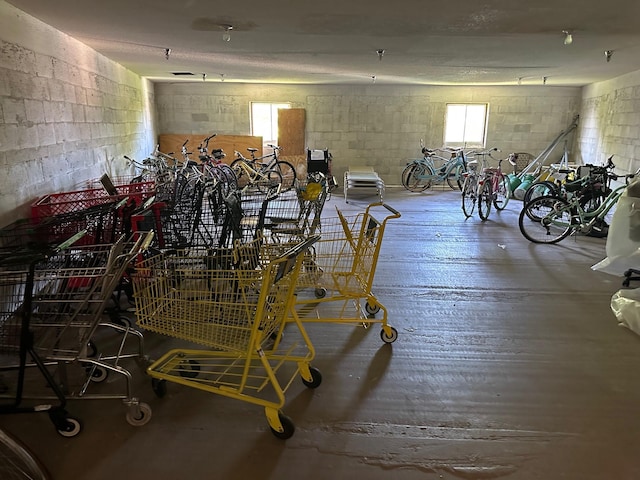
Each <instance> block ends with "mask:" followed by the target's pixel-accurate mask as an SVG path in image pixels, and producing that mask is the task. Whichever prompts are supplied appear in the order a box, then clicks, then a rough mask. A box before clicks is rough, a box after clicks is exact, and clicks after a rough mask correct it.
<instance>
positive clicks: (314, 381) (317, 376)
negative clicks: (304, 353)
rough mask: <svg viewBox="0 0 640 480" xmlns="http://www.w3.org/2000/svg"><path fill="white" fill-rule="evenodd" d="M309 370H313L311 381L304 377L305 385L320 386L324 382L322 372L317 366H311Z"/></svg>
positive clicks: (308, 386) (309, 386)
mask: <svg viewBox="0 0 640 480" xmlns="http://www.w3.org/2000/svg"><path fill="white" fill-rule="evenodd" d="M309 372H311V381H308V380H305V379H304V378H303V379H302V383H304V386H305V387H307V388H318V387H319V386H320V384H321V383H322V374H321V373H320V370H318V369H317V368H316V367H309Z"/></svg>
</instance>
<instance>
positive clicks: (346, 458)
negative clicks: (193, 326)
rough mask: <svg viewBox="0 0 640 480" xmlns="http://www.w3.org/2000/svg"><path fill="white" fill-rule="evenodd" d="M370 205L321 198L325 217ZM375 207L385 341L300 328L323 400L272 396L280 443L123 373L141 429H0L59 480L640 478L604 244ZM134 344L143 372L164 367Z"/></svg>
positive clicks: (41, 418)
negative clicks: (280, 424)
mask: <svg viewBox="0 0 640 480" xmlns="http://www.w3.org/2000/svg"><path fill="white" fill-rule="evenodd" d="M373 200H375V197H373V198H372V197H355V196H354V198H353V200H351V201H350V203H349V205H345V203H344V200H343V198H341V197H340V196H334V197H333V199H332V200H331V201H330V202H328V204H327V206H326V209H327V210H326V211H330V210H331V209H333V208H334V205H337V206H339V207H340V208H345V209H347V210H356V211H359V210H362V209H364V208H365V207H366V205H367V204H368V202H369V201H373ZM385 200H386V201H387V202H388V203H389V204H390V205H391V206H393V207H394V208H396V209H397V210H399V211H400V212H401V213H402V217H401V218H400V219H397V220H392V221H389V223H388V224H387V228H386V231H385V235H384V242H383V247H382V252H381V254H380V257H379V262H378V266H377V270H376V277H375V289H374V290H375V293H376V294H377V296H378V298H379V299H380V300H381V301H382V303H383V304H384V305H385V306H386V307H387V309H388V311H389V317H390V318H389V321H390V323H391V324H392V325H393V326H395V327H396V328H397V329H398V332H399V338H398V340H397V341H396V342H395V343H393V344H390V345H389V344H383V343H382V341H381V340H380V336H379V332H380V329H379V325H375V324H374V325H373V326H372V327H371V328H369V329H364V328H362V327H357V326H354V325H336V324H308V325H307V326H308V330H309V334H310V336H311V339H312V340H313V343H314V346H315V348H316V359H315V360H314V362H313V365H314V366H315V367H317V368H318V369H320V371H321V372H322V375H323V382H322V384H321V385H320V387H319V388H317V389H315V390H310V389H307V388H305V387H304V386H303V385H302V384H301V382H299V381H296V382H294V383H293V385H292V386H291V388H290V389H289V391H288V392H287V403H286V405H285V407H284V411H285V413H286V414H287V415H288V416H290V417H291V418H292V419H293V420H294V422H295V424H296V432H295V435H294V436H293V437H292V438H290V439H289V440H286V441H282V440H278V439H276V438H275V437H274V436H273V435H272V434H271V432H270V431H269V428H268V425H267V422H266V420H265V416H264V413H263V409H262V408H261V407H258V406H254V405H250V404H248V403H244V402H240V401H237V400H232V399H228V398H224V397H221V396H218V395H214V394H210V393H206V392H201V391H197V390H194V389H190V388H187V387H184V386H181V385H177V384H168V393H167V395H166V396H165V397H164V398H162V399H160V398H156V397H155V395H154V393H153V391H152V389H151V387H150V382H149V379H148V378H146V377H145V376H144V375H142V373H141V372H140V370H139V369H137V368H136V367H135V364H133V365H132V367H131V370H132V372H133V374H134V376H135V388H136V393H137V395H138V396H139V397H140V398H141V399H142V400H143V401H145V402H147V403H148V404H149V405H150V406H151V408H152V409H153V417H152V418H151V420H150V422H149V423H148V424H146V425H144V426H141V427H132V426H130V425H129V424H128V423H127V422H126V421H125V418H124V417H125V415H124V412H125V410H124V408H123V406H122V404H121V402H120V401H119V400H102V401H72V402H70V404H69V411H70V412H71V413H73V415H74V416H76V417H79V418H81V419H82V420H83V422H84V429H83V431H82V433H80V434H79V435H78V436H77V437H75V438H71V439H67V438H63V437H61V436H59V435H58V434H57V433H56V432H55V430H54V429H53V428H52V425H51V423H50V422H49V420H48V418H47V416H46V415H40V414H28V415H4V416H0V427H2V428H5V429H7V430H8V431H10V432H11V433H13V434H15V435H16V436H17V437H19V438H20V439H21V440H23V441H24V442H25V443H27V444H28V445H29V446H30V447H31V448H32V449H33V450H34V451H35V452H36V453H37V454H38V456H39V457H40V459H41V460H42V461H43V462H44V464H45V465H46V466H47V467H48V468H49V470H50V471H51V474H52V476H53V478H54V479H56V480H72V479H73V480H75V479H87V480H106V479H114V478H118V479H122V480H125V479H154V480H165V479H166V480H169V479H189V480H200V479H203V480H204V479H207V480H209V479H249V478H259V479H267V478H269V479H288V478H306V479H309V480H315V479H326V478H332V479H354V478H367V479H369V480H377V479H390V478H393V479H399V480H404V479H407V480H409V479H411V480H412V479H489V478H501V479H514V480H515V479H517V480H529V479H544V480H555V479H576V480H591V479H593V480H596V479H597V480H602V479H615V480H632V479H633V480H635V479H638V478H640V463H639V462H638V460H637V456H636V455H637V446H638V444H639V440H640V415H638V405H639V404H640V362H639V360H640V338H638V337H637V336H636V335H635V334H633V333H632V332H630V331H629V330H627V329H624V328H621V327H618V326H617V323H616V320H615V317H614V316H613V314H612V313H611V310H610V306H609V302H610V298H611V295H612V294H613V293H614V292H615V291H616V290H618V289H619V288H620V285H621V279H619V278H617V277H614V276H611V275H607V274H604V273H600V272H594V271H592V270H591V269H590V266H591V265H593V264H594V263H596V262H598V261H599V260H601V259H602V258H603V257H604V248H605V240H604V239H596V238H589V237H578V238H575V239H574V238H569V239H566V240H564V241H563V242H562V243H561V244H559V245H555V246H553V245H534V244H531V243H528V242H527V241H526V240H525V239H524V238H523V237H522V235H521V234H520V232H519V230H518V227H517V216H518V213H519V208H520V206H521V203H520V202H517V201H512V203H510V204H509V206H508V207H507V209H506V210H505V211H503V212H501V213H496V212H492V215H491V218H490V220H489V221H487V222H484V223H483V222H481V221H480V220H479V219H478V217H477V216H476V217H473V218H470V219H467V220H465V219H464V216H463V214H462V212H461V209H460V204H459V193H456V192H453V191H450V190H434V191H428V192H425V193H422V194H410V193H408V192H405V191H403V190H402V189H392V188H390V189H388V190H387V195H386V198H385ZM145 340H146V343H147V349H148V353H149V354H150V355H151V356H152V357H157V356H159V355H160V354H161V353H163V352H164V351H166V349H167V339H166V338H164V337H161V336H159V335H153V334H150V333H149V334H146V335H145ZM107 383H108V382H107ZM107 387H108V385H104V384H101V385H98V386H96V388H107Z"/></svg>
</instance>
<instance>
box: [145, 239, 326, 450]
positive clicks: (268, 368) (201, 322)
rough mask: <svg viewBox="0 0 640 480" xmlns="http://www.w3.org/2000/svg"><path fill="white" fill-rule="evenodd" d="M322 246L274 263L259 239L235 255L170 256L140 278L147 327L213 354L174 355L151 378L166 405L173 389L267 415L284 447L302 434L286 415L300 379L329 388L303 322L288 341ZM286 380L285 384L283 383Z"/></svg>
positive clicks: (300, 248)
mask: <svg viewBox="0 0 640 480" xmlns="http://www.w3.org/2000/svg"><path fill="white" fill-rule="evenodd" d="M317 240H318V237H313V238H310V239H307V240H305V241H302V242H300V243H298V244H297V245H295V246H293V247H292V248H291V249H289V250H288V251H286V252H284V253H282V254H281V255H279V256H277V257H274V258H272V259H271V260H269V261H267V262H265V261H264V259H265V258H270V257H271V256H270V255H267V254H264V252H262V249H264V248H269V247H268V245H264V244H263V242H262V241H261V240H260V239H257V240H255V241H253V242H250V243H247V244H236V246H235V247H234V248H232V249H219V250H209V251H201V252H198V251H195V250H190V251H185V252H183V253H177V254H167V253H162V254H159V255H156V256H154V257H152V258H149V259H146V260H144V261H142V262H140V264H139V265H138V266H137V268H136V273H135V274H134V278H133V281H134V292H135V299H136V313H137V317H138V324H139V325H140V326H141V327H142V328H144V329H146V330H149V331H153V332H157V333H161V334H164V335H168V336H170V337H174V338H178V339H182V340H186V341H188V342H190V343H194V344H199V345H202V346H205V347H208V349H196V348H192V349H190V348H177V349H172V350H170V351H168V352H167V353H166V354H164V355H163V356H162V357H161V358H159V359H158V360H157V361H155V362H154V363H153V364H152V365H151V366H150V367H149V368H148V370H147V372H148V374H149V375H150V376H151V377H152V378H153V380H152V384H153V388H154V391H155V392H156V394H157V395H158V396H163V395H164V393H165V392H166V381H170V382H174V383H178V384H181V385H185V386H188V387H192V388H197V389H200V390H204V391H206V392H210V393H216V394H218V395H223V396H226V397H229V398H234V399H237V400H242V401H245V402H248V403H252V404H256V405H260V406H263V407H264V409H265V413H266V416H267V421H268V423H269V426H270V427H271V430H272V432H273V433H274V435H275V436H276V437H278V438H282V439H286V438H289V437H291V435H293V433H294V430H295V426H294V424H293V422H292V421H291V419H290V418H289V417H287V416H286V415H284V414H283V413H282V412H281V407H282V406H283V405H284V403H285V392H286V390H287V389H288V387H289V386H290V385H291V383H292V382H293V379H294V378H296V377H297V376H298V374H299V375H300V376H301V377H302V381H303V383H304V384H305V385H306V386H307V387H309V388H316V387H318V386H319V385H320V383H321V381H322V376H321V374H320V371H319V370H318V369H316V368H314V367H311V366H310V362H311V360H312V359H313V358H314V355H315V351H314V349H313V346H312V344H311V341H310V340H309V337H308V336H307V333H306V331H305V329H304V328H303V326H302V324H301V323H300V322H297V326H298V333H299V335H297V336H296V335H294V334H292V332H290V331H288V332H287V335H286V341H284V337H283V336H282V334H281V332H282V328H283V326H284V323H285V320H286V317H287V312H288V311H289V310H292V309H293V308H294V307H293V301H294V296H293V295H294V287H295V284H296V280H297V278H298V274H299V271H300V266H301V261H302V259H303V257H304V252H306V251H307V250H308V249H309V248H310V247H311V246H312V245H313V244H314V243H315V242H316V241H317ZM282 378H285V380H284V381H281V380H280V379H282Z"/></svg>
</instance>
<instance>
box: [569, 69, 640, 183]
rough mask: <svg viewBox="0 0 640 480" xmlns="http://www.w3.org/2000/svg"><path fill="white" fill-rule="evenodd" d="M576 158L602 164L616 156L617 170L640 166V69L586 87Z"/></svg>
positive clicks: (632, 170)
mask: <svg viewBox="0 0 640 480" xmlns="http://www.w3.org/2000/svg"><path fill="white" fill-rule="evenodd" d="M581 120H582V121H581V128H580V130H579V135H578V142H577V145H578V149H577V152H576V154H577V157H578V159H579V160H581V161H582V162H583V163H595V164H600V163H603V162H604V161H605V160H606V158H607V157H609V156H610V155H614V158H613V162H614V163H615V164H616V166H617V167H618V173H631V172H635V171H636V170H637V169H638V168H640V72H634V73H631V74H628V75H623V76H621V77H618V78H615V79H613V80H609V81H606V82H600V83H597V84H593V85H589V86H588V87H585V88H584V89H583V94H582V118H581Z"/></svg>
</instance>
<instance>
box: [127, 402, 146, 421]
mask: <svg viewBox="0 0 640 480" xmlns="http://www.w3.org/2000/svg"><path fill="white" fill-rule="evenodd" d="M135 410H136V408H135V407H130V408H129V410H128V411H127V416H126V418H127V423H128V424H129V425H133V426H134V427H141V426H142V425H145V424H146V423H147V422H149V420H151V407H150V406H149V405H147V404H146V403H142V402H140V403H139V404H138V410H139V413H137V412H135ZM136 413H137V416H136Z"/></svg>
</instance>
